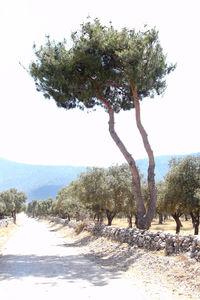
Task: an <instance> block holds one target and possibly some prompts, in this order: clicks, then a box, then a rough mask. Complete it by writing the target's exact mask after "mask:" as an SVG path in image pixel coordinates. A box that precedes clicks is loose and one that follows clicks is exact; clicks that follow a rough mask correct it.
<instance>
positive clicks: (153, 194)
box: [130, 83, 157, 227]
mask: <svg viewBox="0 0 200 300" xmlns="http://www.w3.org/2000/svg"><path fill="white" fill-rule="evenodd" d="M130 86H131V91H132V94H133V99H134V106H135V114H136V123H137V127H138V130H139V132H140V134H141V137H142V140H143V144H144V148H145V150H146V152H147V155H148V158H149V167H148V189H149V194H150V202H149V205H148V209H147V214H146V217H145V219H146V225H147V227H150V226H151V222H152V220H153V218H154V215H155V212H156V201H157V189H156V184H155V173H154V171H155V160H154V154H153V151H152V149H151V146H150V144H149V140H148V135H147V133H146V131H145V129H144V127H143V125H142V123H141V116H140V103H139V99H138V94H137V90H136V89H135V87H134V85H133V83H131V84H130Z"/></svg>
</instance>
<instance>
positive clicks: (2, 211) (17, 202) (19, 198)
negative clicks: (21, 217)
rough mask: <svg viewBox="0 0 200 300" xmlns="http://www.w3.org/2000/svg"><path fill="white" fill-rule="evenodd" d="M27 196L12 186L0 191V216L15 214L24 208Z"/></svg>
mask: <svg viewBox="0 0 200 300" xmlns="http://www.w3.org/2000/svg"><path fill="white" fill-rule="evenodd" d="M26 200H27V196H26V194H25V193H24V192H20V191H17V190H16V189H14V188H11V189H9V190H6V191H3V192H1V193H0V216H5V215H6V216H13V217H15V216H16V213H20V212H21V211H24V210H25V202H26Z"/></svg>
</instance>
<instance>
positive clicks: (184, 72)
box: [0, 0, 200, 166]
mask: <svg viewBox="0 0 200 300" xmlns="http://www.w3.org/2000/svg"><path fill="white" fill-rule="evenodd" d="M199 11H200V1H199V0H189V1H185V0H162V1H161V0H140V1H138V0H123V1H116V0H109V1H108V0H101V1H95V0H84V1H81V0H80V1H79V0H73V1H67V0H56V1H55V0H54V1H52V0H17V1H16V0H1V2H0V28H1V29H0V31H1V35H0V36H1V47H0V86H1V93H0V140H1V142H0V157H1V158H5V159H9V160H13V161H17V162H25V163H31V164H50V165H51V164H53V165H56V164H59V165H81V166H86V165H87V166H109V165H111V164H115V163H122V162H124V159H123V156H122V154H121V153H120V151H119V150H118V148H117V147H116V145H115V144H114V142H113V140H112V139H111V137H110V135H109V133H108V115H107V114H106V113H105V112H104V111H103V110H100V111H97V112H91V113H89V114H87V113H86V112H81V111H75V110H74V111H65V110H64V109H58V108H57V107H56V105H55V103H54V102H53V100H52V101H49V100H45V99H43V95H42V93H38V92H37V91H36V89H35V85H34V81H33V79H32V78H31V77H30V76H29V75H28V74H27V73H26V71H25V70H24V69H23V68H22V67H21V66H20V64H19V61H20V62H21V63H22V64H23V65H25V66H28V65H29V63H30V61H31V60H32V59H34V56H33V51H32V45H33V42H36V44H37V45H40V44H42V43H43V42H44V37H45V35H46V34H49V35H50V36H51V37H52V38H54V39H56V41H60V40H63V39H64V38H66V39H67V40H70V34H71V32H72V31H74V30H77V29H78V28H79V26H80V24H81V23H82V22H83V21H86V18H87V16H88V15H90V17H91V18H95V17H98V18H99V19H100V20H101V22H102V23H103V24H108V23H109V21H112V23H113V26H114V27H116V28H119V29H120V28H122V27H128V28H133V27H136V28H138V29H139V28H141V27H142V26H143V25H144V24H148V25H149V26H150V27H152V26H155V27H156V28H157V29H158V30H159V33H160V35H159V36H160V41H161V44H162V46H163V49H164V52H165V53H167V55H168V61H169V62H173V63H177V69H176V70H175V72H173V74H170V75H169V77H168V78H167V83H168V88H167V90H166V92H165V95H164V96H163V97H156V98H155V99H144V101H143V102H142V103H141V113H142V122H143V125H144V127H145V128H146V131H147V133H148V135H149V140H150V144H151V146H152V148H153V151H154V154H155V155H167V154H188V153H194V152H199V151H200V138H199V132H200V100H199V92H198V90H199V86H200V78H199V70H200V59H199V53H200V18H199ZM116 130H117V131H118V133H119V136H120V137H121V139H122V141H124V143H125V145H126V146H127V149H128V151H129V152H130V153H131V154H132V155H133V157H134V158H136V159H138V158H144V157H146V153H145V151H144V149H143V145H142V142H141V138H140V136H139V134H138V132H137V129H136V125H135V116H134V111H131V112H126V113H120V114H119V115H117V118H116Z"/></svg>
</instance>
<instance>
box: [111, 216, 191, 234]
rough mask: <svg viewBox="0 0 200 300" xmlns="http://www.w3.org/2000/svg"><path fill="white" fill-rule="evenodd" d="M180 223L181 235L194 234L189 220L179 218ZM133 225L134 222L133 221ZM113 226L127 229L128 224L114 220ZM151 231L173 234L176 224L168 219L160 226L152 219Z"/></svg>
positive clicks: (122, 220)
mask: <svg viewBox="0 0 200 300" xmlns="http://www.w3.org/2000/svg"><path fill="white" fill-rule="evenodd" d="M180 219H181V222H182V224H183V227H181V231H180V233H181V234H194V229H193V226H192V222H191V220H189V221H185V220H184V218H180ZM105 224H106V220H105ZM133 224H134V221H133ZM112 225H113V226H121V227H127V226H128V222H127V220H126V218H114V220H113V222H112ZM150 230H151V231H159V230H162V231H165V232H170V233H175V232H176V223H175V221H174V220H173V219H172V218H169V219H168V220H167V221H166V222H165V223H163V224H162V225H160V224H158V219H154V220H153V222H152V224H151V228H150Z"/></svg>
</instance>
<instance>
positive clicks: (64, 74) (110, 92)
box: [29, 19, 175, 112]
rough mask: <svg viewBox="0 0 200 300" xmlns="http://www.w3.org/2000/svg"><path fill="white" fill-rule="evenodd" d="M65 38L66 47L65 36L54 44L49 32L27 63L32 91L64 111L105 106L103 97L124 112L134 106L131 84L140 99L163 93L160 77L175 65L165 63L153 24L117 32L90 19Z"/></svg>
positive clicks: (116, 108)
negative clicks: (138, 28) (32, 82)
mask: <svg viewBox="0 0 200 300" xmlns="http://www.w3.org/2000/svg"><path fill="white" fill-rule="evenodd" d="M71 38H72V42H73V45H72V47H71V48H70V49H67V47H66V41H65V40H64V41H63V42H59V43H56V42H55V41H51V40H50V38H49V36H48V37H47V41H46V44H45V45H44V46H41V47H40V48H39V49H37V48H36V46H35V45H34V52H35V55H36V58H37V59H36V61H34V62H32V63H31V64H30V66H29V71H30V74H31V76H32V77H33V78H34V80H35V83H36V87H37V90H38V91H41V92H43V94H44V97H46V98H50V97H52V98H53V99H54V100H55V101H56V103H57V105H58V106H61V107H64V108H66V109H73V108H76V107H78V108H81V109H83V108H87V109H90V108H94V107H95V106H98V105H100V106H103V107H104V108H105V106H104V104H103V103H102V102H101V101H100V97H101V96H103V98H104V99H105V100H106V101H107V102H108V103H109V104H110V106H111V108H112V109H113V110H114V111H115V112H119V111H120V110H121V109H122V110H129V109H131V108H133V107H134V103H133V96H132V93H131V89H130V83H131V82H132V83H133V84H134V86H135V88H136V90H137V92H138V96H139V99H140V100H142V99H143V98H144V97H154V95H155V94H158V95H160V94H162V93H163V92H164V90H165V88H166V82H165V76H166V75H167V74H169V73H170V72H171V71H172V70H174V68H175V66H174V65H168V64H167V62H166V55H165V54H163V50H162V47H161V45H160V42H159V39H158V32H157V31H156V30H155V29H154V28H153V29H146V28H144V30H143V31H139V32H136V31H135V30H134V29H132V30H128V29H127V28H124V29H122V30H121V31H118V30H116V29H114V28H113V26H112V25H110V26H108V27H107V26H103V25H101V23H100V21H99V20H98V19H95V20H94V22H86V23H84V24H82V25H81V29H80V31H77V32H74V33H73V34H72V35H71Z"/></svg>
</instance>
